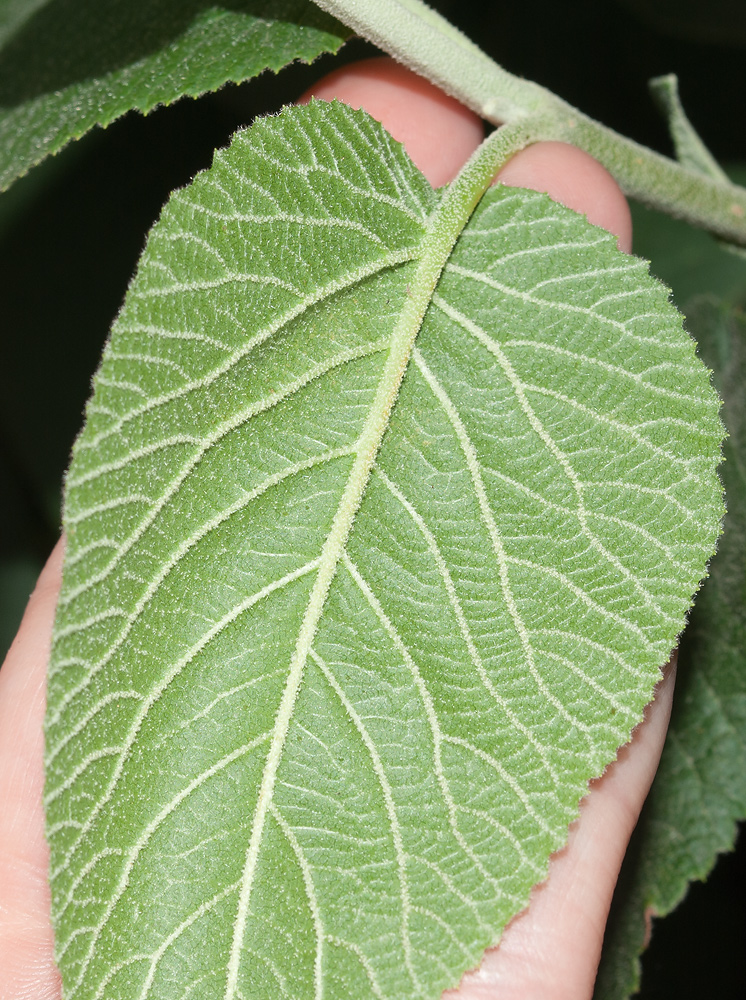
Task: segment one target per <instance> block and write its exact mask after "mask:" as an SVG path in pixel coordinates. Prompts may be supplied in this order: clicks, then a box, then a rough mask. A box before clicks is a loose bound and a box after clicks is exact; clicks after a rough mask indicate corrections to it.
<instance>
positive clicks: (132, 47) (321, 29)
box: [0, 0, 350, 191]
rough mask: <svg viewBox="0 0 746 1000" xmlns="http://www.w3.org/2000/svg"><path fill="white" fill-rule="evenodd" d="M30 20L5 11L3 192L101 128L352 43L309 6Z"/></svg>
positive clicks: (115, 0) (124, 6)
mask: <svg viewBox="0 0 746 1000" xmlns="http://www.w3.org/2000/svg"><path fill="white" fill-rule="evenodd" d="M36 7H40V9H39V10H35V8H36ZM30 12H31V13H30V16H28V17H27V18H26V20H25V21H23V20H21V19H20V18H18V16H17V15H16V17H15V18H14V16H13V15H14V10H13V9H11V10H10V11H9V12H1V13H6V17H7V19H8V21H9V24H8V27H7V31H8V32H9V33H10V38H9V40H7V41H6V39H5V38H4V37H2V32H3V29H5V28H6V26H5V24H4V23H3V22H2V21H0V43H1V44H3V45H4V47H3V48H2V51H0V191H1V190H4V189H5V188H7V187H8V186H9V185H10V184H11V183H12V182H13V181H14V180H15V179H16V178H17V177H20V176H21V175H22V174H24V173H26V171H28V170H29V169H30V168H31V167H32V166H34V165H35V164H37V163H39V162H40V161H41V160H42V159H44V157H46V156H49V155H51V154H53V153H57V152H59V150H60V149H62V148H63V147H64V146H65V145H67V143H68V142H70V141H71V140H72V139H79V138H80V137H81V136H82V135H84V134H85V133H86V132H88V131H89V130H90V129H91V128H93V127H94V126H95V125H103V126H106V125H109V124H111V122H113V121H114V120H115V119H116V118H119V117H120V116H121V115H123V114H125V113H126V112H127V111H131V110H137V111H141V112H144V113H146V112H148V111H152V110H153V109H154V108H155V107H157V106H158V105H159V104H171V103H173V102H174V101H176V100H178V99H179V98H180V97H185V96H190V97H197V96H198V95H200V94H204V93H207V92H208V91H212V90H217V89H218V88H219V87H222V86H223V84H225V83H228V82H233V83H240V82H242V81H244V80H248V79H251V77H254V76H256V75H257V74H259V73H261V72H262V71H263V70H267V69H271V70H275V71H277V70H279V69H281V68H282V67H283V66H286V65H287V64H288V63H290V62H292V61H293V60H302V61H304V62H310V61H311V60H313V59H315V58H316V57H317V56H319V55H321V54H322V53H323V52H336V51H337V49H338V48H339V47H340V45H341V44H342V42H343V41H344V40H345V39H346V38H347V37H349V34H350V32H349V31H348V29H346V28H345V27H344V26H343V25H341V24H339V23H338V22H337V21H335V20H334V19H333V18H331V17H329V16H327V15H326V14H324V13H323V12H322V11H320V10H319V9H318V8H317V7H316V6H315V5H314V4H309V3H308V2H307V0H231V2H229V3H226V2H224V3H214V2H212V0H107V2H105V3H102V2H101V0H47V2H46V3H42V4H41V5H40V4H35V5H32V6H31V7H30ZM16 20H20V24H16ZM13 29H15V31H14V33H13Z"/></svg>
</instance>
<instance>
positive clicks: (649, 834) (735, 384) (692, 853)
mask: <svg viewBox="0 0 746 1000" xmlns="http://www.w3.org/2000/svg"><path fill="white" fill-rule="evenodd" d="M687 313H688V316H687V323H688V325H689V327H690V329H691V330H692V332H693V333H694V334H695V335H696V337H697V340H698V342H699V344H700V351H701V353H702V356H703V357H704V359H705V361H706V362H707V363H708V364H709V365H711V366H712V367H713V369H714V371H715V381H716V384H717V386H718V389H719V391H720V392H721V394H722V396H723V399H724V407H723V419H724V421H725V424H726V427H727V429H728V432H729V437H728V439H727V440H726V443H725V449H724V450H725V463H724V464H723V466H722V469H721V474H722V478H723V482H724V485H725V490H726V499H727V506H728V513H727V516H726V519H725V532H724V534H723V536H722V538H721V539H720V541H719V543H718V553H717V555H716V557H715V558H714V559H713V561H712V565H711V567H710V574H711V575H710V578H709V579H708V580H707V581H706V583H705V586H704V587H703V589H702V592H701V593H700V594H699V596H698V598H697V602H696V605H695V607H694V611H693V613H692V616H691V621H690V624H689V626H688V628H687V630H686V633H685V634H684V637H683V641H682V645H681V653H680V657H679V663H680V669H679V679H678V682H677V686H678V690H677V698H676V701H675V705H674V713H673V717H672V720H671V727H670V730H669V737H668V741H667V743H666V747H665V749H664V752H663V757H662V760H661V765H660V768H659V771H658V775H657V777H656V780H655V784H654V785H653V789H652V792H651V795H650V798H649V800H648V803H647V805H646V808H645V812H644V814H643V819H642V820H641V823H640V827H639V829H638V831H637V833H636V839H635V841H633V846H632V853H631V858H630V862H629V864H627V865H626V870H625V871H624V872H623V878H622V881H621V883H620V891H621V899H620V906H619V909H618V912H617V913H616V915H615V921H614V923H613V924H612V926H611V929H610V932H609V935H608V938H607V941H606V943H605V954H604V960H603V963H602V966H601V971H600V974H599V980H598V985H597V996H598V997H599V1000H616V998H619V1000H625V998H627V997H629V996H631V995H632V994H633V993H635V992H636V990H637V989H638V987H639V985H640V967H639V960H638V956H639V954H640V952H641V951H642V949H643V947H644V945H643V941H644V939H645V937H646V926H645V916H646V915H647V916H648V917H650V916H652V915H656V916H664V915H665V914H667V913H669V912H670V911H671V910H672V909H673V908H674V907H675V906H676V905H677V904H678V903H679V902H680V901H681V900H682V898H683V897H684V895H685V893H686V890H687V888H688V885H689V882H690V881H692V880H693V879H703V878H706V877H707V875H708V874H709V872H710V870H711V868H712V866H713V864H714V862H715V858H716V855H717V853H718V852H719V851H727V850H730V849H731V848H732V847H733V843H734V839H735V832H736V822H737V821H739V820H742V819H743V818H744V817H746V671H744V650H746V474H745V472H744V469H745V468H746V441H745V440H744V435H745V434H746V419H745V414H744V395H743V386H744V382H745V381H746V320H745V319H744V316H743V313H742V312H741V311H740V310H736V309H732V308H730V307H728V306H723V305H720V304H719V303H718V302H717V300H713V299H700V300H699V301H697V302H692V303H691V306H690V308H689V309H688V310H687Z"/></svg>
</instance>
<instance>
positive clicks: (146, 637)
mask: <svg viewBox="0 0 746 1000" xmlns="http://www.w3.org/2000/svg"><path fill="white" fill-rule="evenodd" d="M470 176H471V174H470V173H469V168H467V170H466V171H465V173H464V174H463V175H462V178H460V179H459V180H458V181H457V182H455V184H454V185H453V186H452V187H451V188H449V189H446V190H445V191H444V192H434V191H433V190H432V189H431V188H430V187H429V185H428V184H427V182H426V181H425V179H424V178H423V177H422V175H421V174H419V172H418V171H417V170H416V168H415V167H414V166H413V165H412V163H411V162H410V161H409V160H408V159H407V157H406V156H405V154H404V153H403V151H402V150H401V148H400V147H399V146H398V145H397V144H396V143H394V141H393V140H392V139H391V138H390V137H389V136H388V135H387V134H386V133H385V132H384V131H383V130H382V129H381V128H380V126H378V125H377V124H376V123H375V122H373V121H372V120H371V119H370V118H368V117H367V116H366V115H364V114H363V113H362V112H354V111H351V110H350V109H348V108H345V107H344V106H342V105H334V104H333V105H326V104H323V103H313V104H311V105H310V106H309V107H307V108H295V109H291V110H286V111H285V112H283V114H282V115H281V116H279V117H277V118H274V119H271V120H267V121H262V122H259V123H257V124H256V125H255V126H253V127H252V128H251V129H250V130H248V131H245V132H242V133H239V134H238V135H237V136H236V138H235V139H234V141H233V144H232V145H231V147H230V148H229V149H228V150H226V151H223V152H220V153H218V154H217V155H216V157H215V161H214V164H213V167H212V168H211V169H210V170H209V171H206V172H204V173H202V174H200V175H198V176H197V178H196V179H195V181H194V182H193V184H192V185H190V186H189V187H188V188H185V189H184V190H182V191H179V192H177V193H176V194H175V195H174V196H173V197H172V198H171V200H170V202H169V203H168V205H167V206H166V208H165V209H164V212H163V215H162V217H161V219H160V221H159V222H158V223H157V224H156V226H155V227H154V229H153V231H152V233H151V235H150V237H149V239H148V243H147V246H146V249H145V251H144V254H143V258H142V260H141V263H140V267H139V270H138V273H137V275H136V277H135V279H134V280H133V283H132V285H131V287H130V290H129V293H128V295H127V299H126V302H125V304H124V307H123V309H122V311H121V313H120V315H119V317H118V318H117V320H116V322H115V325H114V328H113V331H112V335H111V339H110V342H109V344H108V346H107V348H106V352H105V355H104V359H103V362H102V365H101V368H100V370H99V372H98V374H97V376H96V380H95V391H94V395H93V398H92V401H91V403H90V404H89V407H88V412H87V422H86V426H85V428H84V430H83V432H82V434H81V436H80V438H79V440H78V442H77V444H76V446H75V451H74V457H73V462H72V466H71V468H70V472H69V475H68V479H67V493H66V505H65V525H66V530H67V534H68V547H67V555H66V565H65V575H64V583H63V590H62V595H61V598H60V604H59V610H58V616H57V622H56V627H55V638H54V649H53V657H52V666H51V674H50V680H49V694H48V717H47V727H46V733H47V745H46V764H47V785H46V809H47V832H48V837H49V841H50V844H51V851H52V863H51V882H52V894H53V919H54V923H55V927H56V948H57V959H58V962H59V966H60V968H61V971H62V975H63V980H64V983H65V995H66V997H67V998H70V1000H72V998H76V1000H83V998H85V1000H91V998H94V997H98V998H101V997H106V998H107V1000H108V998H110V997H117V998H144V997H151V998H156V997H157V998H159V1000H166V998H172V997H173V998H177V997H178V998H179V1000H181V998H183V997H192V996H194V997H196V996H199V997H200V998H221V1000H234V998H236V1000H237V998H240V997H268V996H272V997H293V998H297V1000H301V998H309V1000H312V998H319V997H322V996H323V997H324V998H327V1000H333V998H334V1000H336V998H339V1000H342V998H344V1000H347V998H349V997H355V998H366V997H370V998H373V997H378V998H381V997H388V998H391V1000H394V998H400V997H423V998H425V997H428V998H436V997H438V996H439V995H440V992H441V991H442V990H443V989H444V988H445V987H447V986H450V985H453V984H455V983H456V982H458V980H459V977H460V976H461V974H462V973H463V972H464V970H466V969H467V968H469V967H472V966H474V965H475V964H476V963H477V962H478V961H479V959H480V957H481V954H482V952H483V951H484V949H485V948H486V947H488V946H489V945H491V944H493V943H494V942H495V941H496V940H497V939H498V938H499V936H500V933H501V930H502V928H503V927H504V925H505V923H506V922H507V921H508V920H509V919H510V918H511V916H513V915H514V914H515V913H516V912H517V911H519V910H520V909H521V908H522V907H523V906H525V905H526V902H527V900H528V894H529V891H530V889H531V887H532V886H533V885H534V884H535V883H536V882H537V881H539V880H541V879H542V878H543V877H544V875H545V873H546V868H547V862H548V858H549V855H550V853H551V852H552V851H554V850H555V849H557V848H558V847H559V846H560V845H561V844H562V843H563V842H564V840H565V838H566V836H567V827H568V823H569V822H570V821H571V820H572V819H573V817H574V816H575V815H576V814H577V808H578V802H579V799H580V798H581V797H582V796H583V794H584V793H585V791H586V788H587V782H588V780H589V779H590V778H592V777H593V776H595V775H597V774H599V773H600V772H601V771H602V770H603V769H604V767H605V766H606V765H607V763H608V762H609V761H610V760H612V759H613V757H614V755H615V753H616V750H617V747H618V746H619V745H620V744H621V743H624V742H625V741H626V740H627V739H628V737H629V734H630V732H631V729H632V728H633V726H634V725H635V724H636V723H637V721H638V720H639V719H640V717H641V714H642V710H643V707H644V705H645V703H646V702H647V701H648V700H649V698H650V697H651V694H652V690H653V686H654V684H655V682H656V680H657V679H658V678H659V671H660V666H661V665H662V664H663V663H664V662H665V660H666V659H667V657H668V654H669V651H670V649H671V647H672V645H673V643H674V641H675V638H676V636H677V634H678V633H679V631H680V630H681V628H682V626H683V623H684V618H685V614H686V612H687V610H688V608H689V605H690V598H691V594H692V593H693V591H694V590H695V589H696V587H697V585H698V582H699V580H700V579H701V577H702V575H703V573H704V571H705V564H706V561H707V559H708V557H709V555H710V554H711V552H712V550H713V548H714V544H715V539H716V537H717V534H718V531H719V524H720V517H721V512H722V511H721V497H720V484H719V481H718V479H717V475H716V473H715V467H716V465H717V462H718V459H719V444H720V438H721V425H720V422H719V417H718V401H717V399H716V397H715V394H714V392H713V391H712V389H711V387H710V384H709V377H708V373H707V371H706V370H705V368H704V367H703V366H702V365H701V364H700V362H699V361H698V360H697V358H696V356H695V353H694V347H693V343H692V341H691V340H690V339H689V337H688V335H687V334H685V333H684V331H683V330H682V326H681V322H680V318H679V316H678V314H677V313H676V312H675V310H674V309H673V308H672V307H671V306H670V304H669V302H668V298H667V294H666V291H665V289H664V288H663V286H662V285H660V284H658V283H657V282H656V281H655V280H653V279H651V278H650V277H649V276H648V274H647V271H646V267H645V265H644V263H643V262H641V261H639V260H636V259H634V258H631V257H626V256H624V255H622V254H621V253H619V252H618V251H617V249H616V247H615V244H614V239H613V237H611V236H610V235H609V234H607V233H605V232H603V231H601V230H599V229H596V228H594V227H592V226H590V225H589V224H588V223H587V222H586V221H585V220H584V219H583V218H581V217H580V216H578V215H576V214H574V213H572V212H570V211H569V210H566V209H564V208H562V207H560V206H558V205H556V204H554V203H553V202H551V201H550V200H549V199H548V198H547V197H546V196H544V195H540V194H536V193H534V192H527V191H520V190H516V189H510V188H502V187H497V188H493V189H491V190H490V191H489V192H488V193H487V194H486V195H485V196H484V198H482V200H481V202H480V203H479V205H478V207H477V208H476V211H474V213H473V215H472V217H471V218H470V219H469V217H468V216H469V212H470V211H471V208H470V206H471V205H472V204H473V203H474V200H475V198H476V197H477V195H478V192H476V194H475V192H474V191H469V190H468V184H466V181H465V180H464V178H467V177H470ZM465 185H466V188H465ZM456 241H457V242H456ZM454 242H455V247H454Z"/></svg>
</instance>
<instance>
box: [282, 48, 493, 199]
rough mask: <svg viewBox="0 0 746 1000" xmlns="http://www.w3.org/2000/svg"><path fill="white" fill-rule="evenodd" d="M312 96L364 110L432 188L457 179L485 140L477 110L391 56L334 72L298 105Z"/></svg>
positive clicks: (309, 90)
mask: <svg viewBox="0 0 746 1000" xmlns="http://www.w3.org/2000/svg"><path fill="white" fill-rule="evenodd" d="M312 97H316V98H319V99H320V100H324V101H331V100H335V99H336V100H339V101H343V102H344V103H345V104H349V105H350V106H351V107H353V108H363V109H364V110H365V111H367V112H368V114H370V115H372V117H373V118H376V119H377V120H378V121H379V122H381V124H382V125H383V127H384V128H385V129H386V130H387V131H388V132H390V133H391V135H392V136H393V137H394V138H395V139H397V140H398V141H399V142H401V143H402V144H403V145H404V148H405V149H406V151H407V153H408V154H409V156H410V157H411V159H412V160H413V161H414V163H415V165H416V166H417V167H419V169H420V170H421V171H422V172H423V174H424V175H425V176H426V177H427V179H428V180H429V181H430V183H431V184H432V185H433V187H439V186H440V185H442V184H446V183H448V181H451V180H453V178H454V177H455V176H456V174H457V173H458V172H459V170H460V169H461V167H462V166H463V164H464V163H465V162H466V160H468V158H469V157H470V156H471V154H472V153H473V152H474V150H475V149H476V148H477V146H478V145H479V144H480V142H481V141H482V139H483V138H484V129H483V126H482V121H481V119H480V118H479V117H477V115H475V114H474V112H472V111H470V110H469V109H468V108H465V107H464V106H463V105H462V104H459V102H458V101H456V100H455V99H454V98H452V97H449V96H448V95H447V94H444V93H443V91H442V90H439V89H438V88H437V87H436V86H434V84H432V83H430V82H429V81H428V80H425V79H424V78H423V77H421V76H418V75H417V74H416V73H413V72H412V71H411V70H409V69H407V68H406V67H404V66H402V65H400V64H399V63H397V62H395V61H394V60H393V59H389V58H388V57H381V58H375V59H365V60H363V61H362V62H358V63H353V64H352V65H350V66H343V67H342V68H341V69H338V70H335V71H334V72H333V73H330V74H329V75H328V76H325V77H323V78H322V79H321V80H319V81H318V83H316V84H314V86H313V87H310V88H309V89H308V90H307V91H306V92H305V93H304V94H303V95H302V96H301V97H300V99H299V101H298V103H299V104H305V103H307V102H308V101H309V100H310V99H311V98H312Z"/></svg>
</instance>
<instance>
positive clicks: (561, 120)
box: [315, 0, 746, 246]
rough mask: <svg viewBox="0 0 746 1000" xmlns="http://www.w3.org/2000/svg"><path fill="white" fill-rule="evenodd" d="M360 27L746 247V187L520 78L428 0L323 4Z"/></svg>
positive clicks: (464, 96)
mask: <svg viewBox="0 0 746 1000" xmlns="http://www.w3.org/2000/svg"><path fill="white" fill-rule="evenodd" d="M315 2H316V3H317V4H318V6H319V7H322V8H323V9H324V10H326V11H328V12H329V13H331V14H333V15H334V16H335V17H337V18H339V20H341V21H343V22H344V23H345V24H347V25H348V26H349V27H351V28H353V30H355V31H357V32H358V33H359V34H361V35H363V36H364V37H365V38H368V39H369V40H370V41H372V42H373V43H375V44H376V45H378V46H379V47H380V48H381V49H383V50H384V51H385V52H388V53H389V54H390V55H392V56H393V57H394V58H395V59H397V60H399V61H400V62H402V63H404V64H405V65H406V66H408V67H409V68H410V69H412V70H414V71H415V72H417V73H419V74H421V75H422V76H425V77H427V79H429V80H431V81H432V82H433V83H435V84H437V85H438V86H439V87H441V88H442V89H443V90H445V91H446V92H447V93H449V94H451V95H452V96H454V97H456V98H457V99H458V100H459V101H461V102H462V103H463V104H465V105H466V106H467V107H469V108H471V109H472V110H473V111H476V112H477V114H479V115H481V116H482V117H483V118H485V119H487V120H488V121H491V122H493V123H495V124H499V123H505V124H518V123H519V122H520V121H521V120H523V119H526V118H527V117H532V118H533V119H534V126H535V125H536V121H537V118H536V116H537V115H539V116H541V127H540V128H536V127H534V126H532V130H531V134H532V139H531V140H530V141H532V142H535V141H538V140H539V139H555V140H558V141H561V142H569V143H571V144H572V145H574V146H578V147H579V148H580V149H584V150H585V151H586V152H588V153H590V154H591V155H592V156H594V157H595V158H596V159H597V160H599V161H600V162H601V163H602V164H603V165H604V166H605V167H606V169H607V170H608V171H609V173H611V174H612V176H613V177H614V178H615V180H616V181H617V183H618V184H619V185H620V187H621V188H622V190H623V191H624V193H625V194H626V195H628V196H629V197H631V198H635V199H637V200H638V201H641V202H643V203H644V204H646V205H648V206H650V207H651V208H656V209H658V210H659V211H663V212H666V213H668V214H669V215H673V216H676V217H677V218H680V219H684V220H685V221H687V222H689V223H691V224H692V225H695V226H700V227H702V228H703V229H707V230H709V231H710V232H712V233H714V234H716V235H718V236H720V237H721V238H722V239H724V240H727V241H729V242H732V243H736V244H738V245H741V246H746V190H745V189H744V188H741V187H738V186H737V185H735V184H731V183H729V182H728V181H727V180H723V179H719V178H716V177H713V176H709V177H708V176H704V175H703V174H702V173H701V172H700V171H697V170H693V169H689V168H688V167H687V166H682V165H681V164H680V163H677V162H676V161H675V160H672V159H670V158H668V157H666V156H661V155H660V154H659V153H655V152H653V151H652V150H650V149H648V148H647V147H645V146H641V145H639V144H638V143H636V142H633V141H632V140H631V139H627V138H625V137H624V136H621V135H618V134H617V133H616V132H614V131H613V130H612V129H609V128H607V127H606V126H604V125H601V124H600V123H599V122H596V121H593V119H591V118H588V117H587V116H586V115H584V114H582V113H581V112H580V111H577V110H576V109H575V108H573V107H572V106H571V105H569V104H567V103H566V102H565V101H563V100H562V99H561V98H559V97H557V96H556V95H554V94H552V93H551V92H550V91H548V90H546V89H545V88H544V87H540V86H539V85H538V84H536V83H533V82H531V81H529V80H522V79H520V78H519V77H516V76H513V74H511V73H508V72H507V71H506V70H504V69H502V67H501V66H498V65H497V63H495V62H494V61H493V60H492V59H490V58H489V56H487V55H486V54H485V53H484V52H482V51H481V49H479V48H478V47H477V46H476V45H475V44H474V43H473V42H471V41H470V40H469V39H468V38H466V36H465V35H463V34H461V32H460V31H458V30H457V29H456V28H454V26H453V25H452V24H450V23H449V22H448V21H447V20H446V19H445V18H443V17H441V16H440V14H437V13H436V12H435V11H434V10H432V9H431V8H429V7H428V6H427V5H426V4H424V3H422V0H315Z"/></svg>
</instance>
